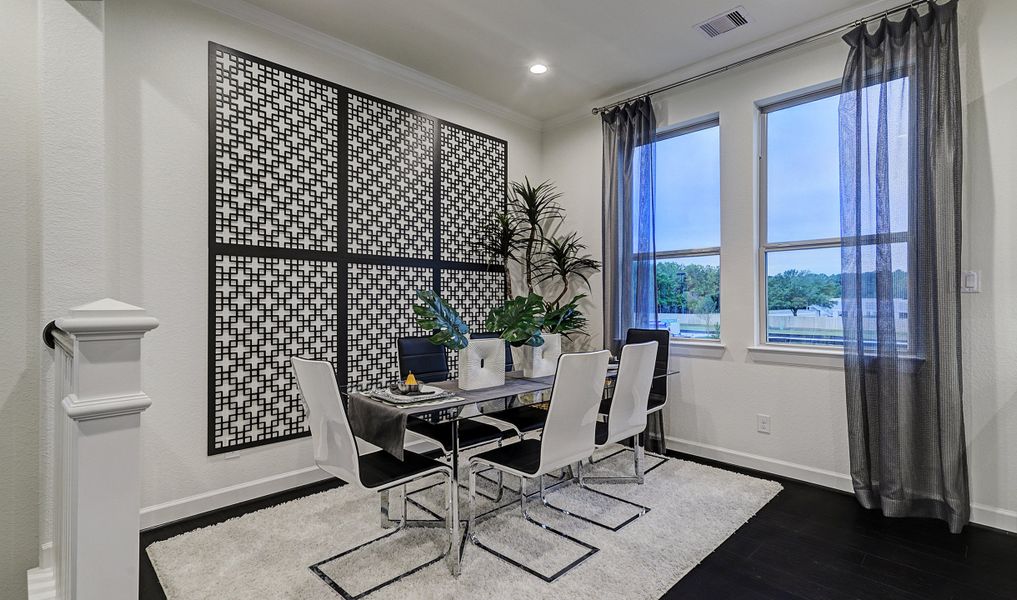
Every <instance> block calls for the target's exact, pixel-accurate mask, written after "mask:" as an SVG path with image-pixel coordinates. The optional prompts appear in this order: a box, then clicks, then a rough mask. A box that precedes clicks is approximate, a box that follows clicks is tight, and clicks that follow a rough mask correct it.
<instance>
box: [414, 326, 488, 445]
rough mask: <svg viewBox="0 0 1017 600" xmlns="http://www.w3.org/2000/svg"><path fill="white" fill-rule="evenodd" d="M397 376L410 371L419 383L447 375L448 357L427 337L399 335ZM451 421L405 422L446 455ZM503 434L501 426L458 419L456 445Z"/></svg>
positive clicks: (449, 442)
mask: <svg viewBox="0 0 1017 600" xmlns="http://www.w3.org/2000/svg"><path fill="white" fill-rule="evenodd" d="M397 349H398V355H399V377H400V378H402V379H406V377H407V376H408V375H409V374H410V373H411V372H412V373H413V376H414V377H415V378H416V379H417V381H419V382H420V383H434V382H436V381H445V380H447V379H448V378H449V371H448V358H447V356H446V355H445V348H444V347H443V346H436V345H434V344H432V343H431V342H430V340H428V338H427V336H414V337H404V338H399V340H398V341H397ZM452 427H453V425H452V423H431V422H428V421H425V420H423V419H420V418H417V417H410V418H409V419H407V421H406V429H408V430H410V431H412V432H413V433H416V434H418V435H421V436H423V437H425V438H427V439H429V440H431V441H433V442H435V443H437V444H438V445H439V446H441V449H442V453H443V454H445V455H446V456H447V455H448V454H449V453H450V452H452ZM503 437H504V433H503V432H502V430H501V429H499V428H497V427H495V426H494V425H490V424H488V423H481V422H479V421H474V420H473V419H463V420H461V421H459V447H460V448H462V449H464V450H465V449H468V448H475V447H477V446H482V445H484V444H489V443H491V442H497V441H500V440H501V439H502V438H503Z"/></svg>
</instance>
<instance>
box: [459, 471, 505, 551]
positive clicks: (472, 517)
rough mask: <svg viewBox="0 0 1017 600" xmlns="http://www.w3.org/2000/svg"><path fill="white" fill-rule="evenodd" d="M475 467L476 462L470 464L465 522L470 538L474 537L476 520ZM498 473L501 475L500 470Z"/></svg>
mask: <svg viewBox="0 0 1017 600" xmlns="http://www.w3.org/2000/svg"><path fill="white" fill-rule="evenodd" d="M477 467H478V465H476V464H471V465H470V512H469V521H467V522H466V535H467V537H468V538H469V539H470V540H474V539H476V536H475V535H474V533H473V527H474V524H475V523H476V522H477ZM498 474H499V475H501V471H498Z"/></svg>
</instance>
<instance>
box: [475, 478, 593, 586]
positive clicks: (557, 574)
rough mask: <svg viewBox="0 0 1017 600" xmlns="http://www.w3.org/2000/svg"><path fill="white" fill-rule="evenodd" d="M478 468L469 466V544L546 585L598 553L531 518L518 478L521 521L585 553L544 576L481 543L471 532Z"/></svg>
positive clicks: (542, 488)
mask: <svg viewBox="0 0 1017 600" xmlns="http://www.w3.org/2000/svg"><path fill="white" fill-rule="evenodd" d="M478 467H480V465H478V464H475V463H474V464H471V465H470V516H469V521H468V523H467V525H466V536H467V539H469V540H470V541H471V542H473V544H474V545H476V546H477V547H479V548H483V549H484V550H486V551H487V552H490V553H491V554H493V555H495V556H497V557H498V558H500V559H502V560H503V561H505V562H507V563H509V564H511V565H513V566H515V567H518V568H520V569H522V570H523V571H526V572H527V573H529V574H530V575H533V576H535V577H539V578H540V579H542V580H543V581H545V582H546V583H553V582H554V581H556V580H557V579H558V578H559V577H561V576H562V575H564V574H565V573H568V572H569V571H571V570H572V569H574V568H576V567H578V566H579V565H581V564H582V563H584V562H585V561H586V560H587V559H589V558H590V557H591V556H593V555H594V554H596V553H597V552H600V548H597V547H596V546H594V545H592V544H589V543H587V542H584V541H583V540H580V539H578V538H575V537H572V536H571V535H569V534H567V533H565V532H563V531H560V530H558V529H555V528H554V527H551V526H550V525H548V524H547V523H543V522H541V521H538V520H537V519H535V518H533V517H532V516H531V515H530V512H529V511H528V510H526V499H527V497H528V496H527V494H526V493H522V492H523V481H522V478H520V481H519V489H520V492H521V493H520V494H519V509H520V510H521V511H522V514H523V519H525V520H526V521H528V522H530V523H533V524H534V525H537V526H539V527H540V528H542V529H544V530H545V531H549V532H551V533H553V534H555V535H557V536H558V537H561V538H564V539H566V540H568V541H570V542H572V543H574V544H576V545H578V546H582V547H583V548H585V549H586V552H584V553H583V555H582V556H580V557H579V558H577V559H576V560H574V561H572V562H571V563H569V564H568V565H566V566H564V567H562V568H561V569H559V570H558V571H556V572H555V573H554V574H552V575H544V574H543V573H541V572H540V571H537V570H535V569H533V568H531V567H529V566H527V565H524V564H523V563H521V562H519V561H517V560H515V559H514V558H512V557H510V556H506V555H504V554H502V553H501V552H498V551H497V550H495V549H494V548H492V547H491V546H488V545H487V544H485V543H483V542H482V541H480V539H479V538H478V537H477V536H476V534H475V532H474V531H473V529H474V526H475V525H476V522H477V515H476V514H474V510H475V506H476V500H477V494H476V492H477V473H478V471H479V468H478ZM543 479H544V478H543V476H540V482H541V483H540V488H541V491H540V492H539V493H540V496H541V502H543V500H544V483H543ZM531 495H532V494H531ZM496 510H497V509H496Z"/></svg>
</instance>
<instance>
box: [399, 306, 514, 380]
mask: <svg viewBox="0 0 1017 600" xmlns="http://www.w3.org/2000/svg"><path fill="white" fill-rule="evenodd" d="M417 298H418V299H419V300H420V301H421V304H414V305H413V312H414V314H416V315H417V325H419V326H420V327H421V328H423V329H427V330H429V331H432V332H433V333H432V334H431V337H429V338H428V340H429V341H430V342H431V343H432V344H434V345H436V346H444V347H446V348H448V349H449V350H451V351H453V352H458V353H459V374H458V380H459V381H458V383H459V387H460V389H464V390H479V389H482V388H487V387H494V386H498V385H503V384H504V383H505V349H504V346H503V342H502V341H501V340H500V339H497V338H492V339H471V338H470V337H469V334H470V328H469V326H468V325H467V324H466V322H465V321H463V319H462V317H460V316H459V313H457V312H456V311H455V309H454V308H452V307H451V306H449V305H448V304H446V303H445V301H444V300H442V298H441V296H439V295H438V294H436V293H434V292H433V291H432V290H419V291H418V292H417Z"/></svg>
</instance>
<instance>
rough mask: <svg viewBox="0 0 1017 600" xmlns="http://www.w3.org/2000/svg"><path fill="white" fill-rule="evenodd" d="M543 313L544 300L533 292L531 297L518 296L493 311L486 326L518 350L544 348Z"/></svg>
mask: <svg viewBox="0 0 1017 600" xmlns="http://www.w3.org/2000/svg"><path fill="white" fill-rule="evenodd" d="M543 311H544V298H543V297H542V296H540V295H539V294H534V293H532V292H531V293H530V295H529V296H526V297H523V296H516V297H515V298H513V299H511V300H507V301H506V302H505V305H504V306H499V307H497V308H493V309H491V312H490V313H489V314H488V315H487V322H486V323H485V325H484V326H485V327H486V328H487V330H488V331H497V332H498V334H499V337H501V339H503V340H505V341H506V342H508V343H509V344H512V345H513V346H515V347H517V348H518V347H519V346H534V347H536V346H542V345H543V344H544V337H543V336H542V335H540V328H541V326H542V325H543V323H544V318H543V316H542V314H541V313H543Z"/></svg>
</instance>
